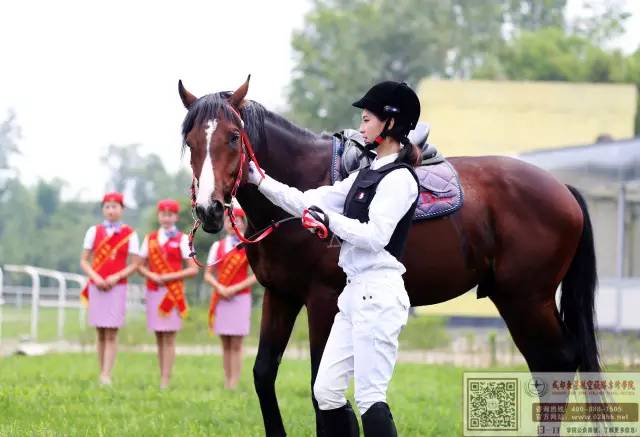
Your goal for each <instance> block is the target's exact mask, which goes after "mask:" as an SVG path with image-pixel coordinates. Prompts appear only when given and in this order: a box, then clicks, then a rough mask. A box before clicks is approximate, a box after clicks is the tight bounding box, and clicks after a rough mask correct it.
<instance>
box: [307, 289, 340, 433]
mask: <svg viewBox="0 0 640 437" xmlns="http://www.w3.org/2000/svg"><path fill="white" fill-rule="evenodd" d="M308 296H309V297H308V299H307V302H306V306H307V319H308V323H309V348H310V351H311V402H312V403H313V408H314V410H315V413H316V435H317V436H325V435H326V432H324V431H323V429H322V420H321V418H320V409H319V408H318V401H317V400H316V398H315V396H314V394H313V386H314V384H315V382H316V377H317V375H318V368H319V366H320V359H321V358H322V353H323V351H324V347H325V345H326V343H327V339H328V338H329V333H330V332H331V326H332V325H333V320H334V318H335V315H336V313H337V312H338V305H337V303H336V296H337V295H336V294H335V290H332V289H329V288H327V287H326V286H322V285H315V286H312V287H311V288H310V290H309V294H308Z"/></svg>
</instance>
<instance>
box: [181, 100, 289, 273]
mask: <svg viewBox="0 0 640 437" xmlns="http://www.w3.org/2000/svg"><path fill="white" fill-rule="evenodd" d="M229 108H231V110H232V111H233V112H234V113H235V114H236V116H237V117H238V120H240V161H239V165H238V171H237V172H236V178H235V181H234V183H233V188H232V189H231V199H232V201H231V202H228V203H225V204H224V207H225V209H226V211H227V216H228V217H229V221H230V222H231V227H232V228H233V230H234V232H235V233H236V235H237V236H238V238H239V239H240V241H242V243H244V244H254V243H257V242H259V241H261V240H263V239H265V238H266V237H267V236H268V235H269V234H270V233H271V232H273V230H274V229H276V228H277V227H278V226H279V225H280V223H281V222H283V221H286V220H289V219H290V218H288V219H285V220H280V221H278V222H274V223H271V225H269V226H268V227H267V228H266V229H264V230H263V231H262V232H260V233H259V235H258V236H257V237H256V238H254V239H250V238H246V237H245V236H244V235H242V233H241V232H240V230H239V229H238V226H237V225H236V218H235V215H234V214H233V203H232V202H233V199H234V198H235V197H236V193H237V192H238V188H239V187H240V183H241V182H242V172H243V168H244V164H245V162H246V160H247V155H248V156H249V159H250V160H252V161H253V162H255V164H256V167H257V169H258V172H259V173H260V176H262V177H263V178H264V171H262V168H261V167H260V164H258V160H257V159H256V155H255V153H254V152H253V146H252V145H251V141H249V136H248V135H247V132H246V130H245V129H244V121H243V120H242V117H241V116H240V113H239V112H238V111H237V110H236V109H235V108H234V107H233V106H231V105H229ZM195 181H196V178H195V176H192V179H191V214H192V216H193V228H192V229H191V232H190V233H189V250H190V251H191V253H190V254H189V256H190V257H191V258H193V260H194V261H195V262H196V264H197V265H198V266H200V267H205V266H204V265H203V264H202V263H201V262H200V261H198V256H197V254H196V251H195V250H194V247H193V239H194V237H195V235H196V231H197V230H198V228H199V227H200V225H201V224H202V223H201V222H200V220H199V219H198V217H197V215H196V214H195V208H196V188H195ZM219 261H220V260H216V261H215V262H214V263H213V264H212V265H215V264H217V263H218V262H219Z"/></svg>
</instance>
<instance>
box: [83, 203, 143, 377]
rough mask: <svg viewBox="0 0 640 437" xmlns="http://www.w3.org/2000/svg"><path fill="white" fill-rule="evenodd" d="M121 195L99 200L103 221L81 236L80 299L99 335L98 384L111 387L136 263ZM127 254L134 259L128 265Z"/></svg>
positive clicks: (134, 241)
mask: <svg viewBox="0 0 640 437" xmlns="http://www.w3.org/2000/svg"><path fill="white" fill-rule="evenodd" d="M123 210H124V199H123V195H122V193H116V192H112V193H107V194H105V195H104V197H103V198H102V214H103V216H104V221H103V222H102V223H100V224H98V225H95V226H91V227H90V228H89V230H88V231H87V233H86V234H85V237H84V245H83V251H82V256H81V259H80V266H81V267H82V270H83V271H84V272H85V273H86V274H87V276H89V282H88V284H87V286H85V288H84V289H83V290H82V293H81V297H82V299H83V301H84V302H87V301H88V305H89V324H90V325H91V326H95V328H96V331H97V334H98V342H97V343H98V344H97V349H98V361H99V364H100V383H101V384H103V385H110V384H111V369H112V368H113V363H114V362H115V358H116V350H117V335H118V329H119V328H120V327H121V326H122V325H123V324H124V320H125V313H126V302H127V277H128V276H129V275H130V274H131V273H132V272H133V271H134V270H136V267H137V264H138V247H139V245H140V244H139V241H138V234H136V232H135V231H134V230H133V228H131V227H130V226H128V225H126V224H124V223H122V221H121V218H122V213H123ZM129 255H131V256H132V257H133V259H132V260H131V262H130V263H129V264H127V261H128V258H129Z"/></svg>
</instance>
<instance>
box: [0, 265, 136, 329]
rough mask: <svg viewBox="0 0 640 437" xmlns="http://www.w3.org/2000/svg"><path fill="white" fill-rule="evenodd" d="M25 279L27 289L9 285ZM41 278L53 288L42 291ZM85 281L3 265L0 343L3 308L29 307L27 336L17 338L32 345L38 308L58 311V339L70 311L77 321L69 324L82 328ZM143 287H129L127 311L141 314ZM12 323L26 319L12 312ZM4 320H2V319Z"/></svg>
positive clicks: (72, 275) (69, 275) (0, 273)
mask: <svg viewBox="0 0 640 437" xmlns="http://www.w3.org/2000/svg"><path fill="white" fill-rule="evenodd" d="M24 275H27V276H28V277H29V278H30V285H15V284H14V285H12V282H13V283H15V282H17V281H16V280H15V279H14V278H19V279H22V281H20V282H19V283H22V284H24ZM10 277H11V279H14V280H13V281H10ZM42 278H48V279H49V281H50V282H54V281H55V284H56V285H55V286H53V287H52V286H48V287H42V286H41V285H42V282H43V281H42ZM86 281H87V278H86V277H85V276H83V275H78V274H76V273H68V272H59V271H55V270H49V269H43V268H39V267H33V266H18V265H9V264H7V265H5V266H3V267H2V268H0V340H1V339H2V335H3V330H2V328H3V324H4V323H5V322H7V320H5V317H6V315H5V314H4V313H3V307H4V308H9V307H10V308H11V309H17V310H20V309H22V308H27V306H29V307H30V312H29V315H28V316H26V317H27V318H28V319H29V329H28V333H27V332H20V333H19V335H20V337H26V336H28V338H29V339H30V340H32V341H37V340H38V326H39V321H40V316H41V314H40V309H41V308H55V309H57V321H56V325H57V334H56V335H57V338H58V339H59V340H62V339H64V332H65V323H69V321H68V320H67V317H66V314H67V311H66V310H69V309H75V310H77V312H78V318H77V320H76V321H74V322H71V323H78V324H79V325H80V326H82V327H84V325H85V318H86V309H85V307H84V305H83V304H82V302H81V300H80V292H81V291H82V288H83V287H84V285H85V283H86ZM143 297H144V294H143V290H142V287H141V286H139V285H136V284H131V285H130V286H129V289H128V293H127V308H128V310H133V311H140V310H141V309H142V308H144V305H143ZM13 313H14V314H13V316H12V319H10V320H13V321H16V320H18V321H19V320H21V319H22V318H23V317H25V315H23V313H22V312H21V311H17V312H16V311H14V312H13ZM3 316H5V317H3Z"/></svg>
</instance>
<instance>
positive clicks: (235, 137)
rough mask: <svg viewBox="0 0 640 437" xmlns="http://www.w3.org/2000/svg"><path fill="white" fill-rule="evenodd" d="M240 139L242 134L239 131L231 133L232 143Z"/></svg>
mask: <svg viewBox="0 0 640 437" xmlns="http://www.w3.org/2000/svg"><path fill="white" fill-rule="evenodd" d="M239 139H240V134H238V132H234V133H232V134H231V138H230V139H229V141H230V142H231V143H237V142H238V140H239Z"/></svg>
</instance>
